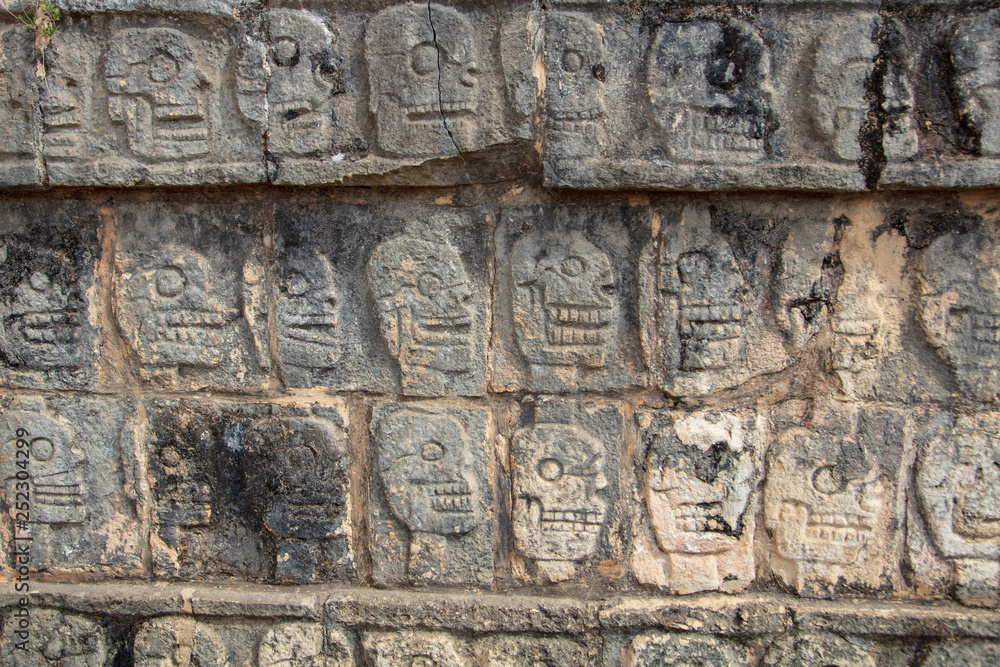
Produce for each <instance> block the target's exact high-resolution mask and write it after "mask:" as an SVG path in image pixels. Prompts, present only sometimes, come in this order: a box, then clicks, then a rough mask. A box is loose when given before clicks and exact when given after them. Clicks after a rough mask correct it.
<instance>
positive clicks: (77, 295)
mask: <svg viewBox="0 0 1000 667" xmlns="http://www.w3.org/2000/svg"><path fill="white" fill-rule="evenodd" d="M2 209H3V213H2V216H0V220H2V222H0V230H2V231H0V247H2V251H0V256H2V258H3V259H2V261H0V377H2V378H3V380H4V382H5V383H6V384H9V385H14V386H23V387H36V388H43V389H87V388H93V387H94V385H95V383H96V379H97V337H98V329H99V323H98V321H97V318H96V317H95V307H96V305H97V303H96V302H97V298H96V288H95V275H94V274H95V265H96V263H97V261H98V255H99V249H98V241H97V230H98V226H99V221H98V219H97V215H96V212H95V211H93V210H92V209H90V207H88V206H86V205H80V204H71V203H64V204H59V205H53V204H51V203H49V204H47V203H46V202H45V201H43V200H30V201H25V202H22V203H21V205H17V204H15V203H14V202H10V203H8V204H5V205H3V207H2Z"/></svg>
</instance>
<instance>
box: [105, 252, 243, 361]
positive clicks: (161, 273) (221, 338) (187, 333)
mask: <svg viewBox="0 0 1000 667" xmlns="http://www.w3.org/2000/svg"><path fill="white" fill-rule="evenodd" d="M126 269H127V270H126V271H125V272H123V274H122V275H121V276H120V278H119V280H118V286H117V287H118V290H117V292H118V294H117V297H118V307H117V316H118V322H119V324H120V325H121V327H122V331H123V332H125V334H126V338H127V340H128V342H129V344H130V345H131V347H132V348H133V350H134V352H135V354H136V355H137V356H138V358H139V360H140V361H141V362H142V364H143V365H146V366H152V367H167V368H170V367H176V366H193V367H198V368H213V367H216V366H219V365H221V364H223V363H224V359H225V358H226V356H227V355H228V354H229V353H230V351H231V350H230V348H231V346H232V345H233V341H232V340H231V337H232V332H231V330H230V329H231V326H232V324H233V322H234V320H236V319H237V317H239V310H238V309H236V308H230V307H226V306H223V305H222V304H220V303H219V302H218V301H217V300H216V299H217V297H216V294H215V292H214V290H213V286H212V283H211V275H210V269H209V263H208V260H207V259H206V258H205V257H204V256H203V255H200V254H198V253H196V252H194V251H192V250H188V249H186V248H183V247H181V246H173V245H168V246H166V247H165V248H163V249H162V250H158V251H154V252H149V253H145V254H144V255H143V256H141V257H140V258H138V259H137V260H136V261H134V262H130V263H129V265H128V266H127V267H126Z"/></svg>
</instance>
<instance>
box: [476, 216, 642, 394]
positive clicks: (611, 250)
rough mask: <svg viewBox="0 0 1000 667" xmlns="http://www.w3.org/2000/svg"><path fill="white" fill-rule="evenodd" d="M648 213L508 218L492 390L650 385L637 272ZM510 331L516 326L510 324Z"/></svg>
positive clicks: (501, 250)
mask: <svg viewBox="0 0 1000 667" xmlns="http://www.w3.org/2000/svg"><path fill="white" fill-rule="evenodd" d="M648 214H649V211H648V209H645V208H638V207H637V208H632V207H628V206H624V205H623V206H620V207H618V206H610V207H608V208H607V209H605V210H603V211H601V212H598V213H595V212H593V211H592V210H591V211H584V210H583V209H578V208H575V207H548V206H542V205H539V206H535V207H531V208H524V209H512V210H509V211H505V212H504V213H503V216H502V222H501V224H500V225H499V226H498V229H497V252H498V256H499V258H498V266H497V275H498V280H499V281H500V289H499V290H498V293H497V297H496V300H495V305H494V307H495V309H496V315H495V318H496V320H497V322H498V323H503V325H502V326H499V327H498V330H497V336H496V342H495V343H494V366H493V385H494V387H495V388H498V389H499V388H504V389H509V390H518V389H527V390H530V391H566V390H605V389H610V388H621V387H626V386H632V385H636V384H642V383H644V377H643V374H642V357H641V352H640V350H639V345H638V331H637V327H636V326H635V324H636V323H635V321H634V320H633V319H631V318H629V317H627V313H629V312H633V311H634V309H635V308H636V306H637V301H638V294H637V290H636V289H635V280H634V278H633V276H632V275H630V273H631V271H630V270H629V269H626V268H624V267H631V266H635V261H636V259H637V257H638V254H639V251H640V248H641V244H642V242H643V241H644V234H648V227H647V226H646V225H647V224H648V222H647V221H648ZM508 323H509V326H507V324H508Z"/></svg>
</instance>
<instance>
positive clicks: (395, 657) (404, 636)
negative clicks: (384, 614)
mask: <svg viewBox="0 0 1000 667" xmlns="http://www.w3.org/2000/svg"><path fill="white" fill-rule="evenodd" d="M361 645H362V647H363V649H364V655H365V657H366V658H367V659H368V660H369V661H370V664H372V665H374V666H375V667H395V666H396V665H435V666H436V667H471V665H472V656H471V651H470V649H469V647H468V646H467V645H466V643H465V642H464V641H462V640H460V639H458V638H457V637H452V636H451V635H447V634H444V633H440V632H419V631H412V630H402V631H398V632H366V633H365V634H364V635H363V636H362V639H361Z"/></svg>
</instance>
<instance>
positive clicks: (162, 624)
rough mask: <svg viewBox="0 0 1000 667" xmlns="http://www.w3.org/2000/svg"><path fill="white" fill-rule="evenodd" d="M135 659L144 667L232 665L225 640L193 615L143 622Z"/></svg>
mask: <svg viewBox="0 0 1000 667" xmlns="http://www.w3.org/2000/svg"><path fill="white" fill-rule="evenodd" d="M132 655H133V659H134V660H135V664H136V665H142V667H160V666H161V665H162V666H163V667H174V666H175V665H176V666H177V667H180V666H181V665H199V666H204V667H224V666H225V665H229V664H232V663H231V662H230V652H229V649H228V648H227V647H226V644H225V643H224V642H223V640H222V637H220V636H219V634H218V633H217V632H216V631H215V630H214V629H213V628H212V627H211V626H210V625H208V624H206V623H202V622H200V621H196V620H194V619H193V618H192V617H190V616H163V617H161V618H157V619H154V620H151V621H147V622H145V623H143V624H142V625H141V626H140V628H139V632H138V633H137V634H136V636H135V643H134V647H133V652H132Z"/></svg>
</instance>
